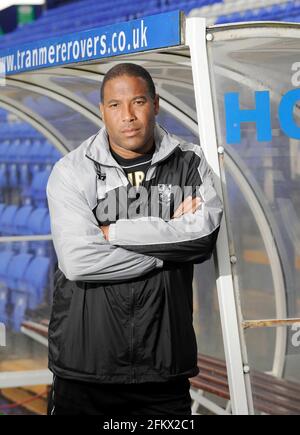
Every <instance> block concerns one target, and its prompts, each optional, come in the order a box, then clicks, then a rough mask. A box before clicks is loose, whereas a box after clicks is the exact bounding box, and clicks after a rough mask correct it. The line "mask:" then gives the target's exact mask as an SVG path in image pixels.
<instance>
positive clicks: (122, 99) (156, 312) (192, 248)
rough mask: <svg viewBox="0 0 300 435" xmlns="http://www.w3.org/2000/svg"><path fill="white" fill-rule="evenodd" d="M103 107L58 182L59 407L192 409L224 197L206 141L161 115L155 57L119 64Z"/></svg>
mask: <svg viewBox="0 0 300 435" xmlns="http://www.w3.org/2000/svg"><path fill="white" fill-rule="evenodd" d="M100 111H101V115H102V119H103V121H104V125H105V127H103V128H102V129H101V130H100V131H99V132H98V133H97V134H96V135H94V136H92V137H91V138H89V139H87V140H86V141H85V142H83V144H81V145H80V146H79V147H78V148H77V149H75V150H73V151H72V152H70V153H69V154H67V155H66V156H65V157H63V158H61V159H60V160H59V161H58V162H57V163H56V165H55V166H54V168H53V171H52V173H51V175H50V178H49V181H48V185H47V196H48V203H49V210H50V216H51V230H52V235H53V243H54V247H55V250H56V253H57V258H58V269H57V271H56V273H55V291H54V298H53V307H52V314H51V321H50V325H49V368H50V370H51V371H52V372H53V373H54V381H53V386H52V391H51V397H50V399H49V407H48V413H49V414H73V415H75V414H90V415H91V414H98V415H101V414H102V415H118V414H119V415H120V414H122V415H138V414H139V415H143V414H148V415H150V414H170V415H172V414H173V415H180V414H185V415H187V414H190V413H191V397H190V393H189V388H190V384H189V378H190V377H193V376H195V375H197V373H198V371H199V369H198V367H197V344H196V338H195V332H194V329H193V293H192V279H193V267H194V266H193V265H194V264H196V263H202V262H203V261H205V260H207V259H209V258H210V257H211V254H212V252H213V249H214V246H215V243H216V239H217V235H218V231H219V227H220V221H221V217H222V204H221V201H220V199H219V198H218V196H217V194H216V191H215V189H214V186H213V180H212V176H211V172H210V169H209V167H208V165H207V163H206V160H205V157H204V154H203V151H202V149H201V147H200V146H199V145H196V144H191V143H187V142H185V141H183V140H182V139H180V138H178V137H176V136H173V135H171V134H170V133H168V132H167V131H166V130H165V129H164V128H163V127H161V126H160V125H159V124H158V123H156V119H155V116H156V115H157V114H158V112H159V96H158V95H157V94H156V91H155V86H154V83H153V80H152V78H151V76H150V74H149V73H148V72H147V71H146V70H145V69H144V68H142V67H141V66H138V65H136V64H130V63H123V64H118V65H116V66H115V67H113V68H112V69H110V70H109V71H108V72H107V74H106V75H105V77H104V80H103V83H102V88H101V104H100ZM186 191H187V192H188V194H186Z"/></svg>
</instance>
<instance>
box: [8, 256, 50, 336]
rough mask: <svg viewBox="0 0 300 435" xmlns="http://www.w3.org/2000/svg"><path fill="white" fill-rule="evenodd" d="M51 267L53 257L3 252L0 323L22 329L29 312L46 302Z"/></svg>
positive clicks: (16, 329)
mask: <svg viewBox="0 0 300 435" xmlns="http://www.w3.org/2000/svg"><path fill="white" fill-rule="evenodd" d="M50 263H51V260H50V257H45V256H40V255H38V256H34V255H32V254H28V253H24V254H23V253H22V254H17V255H14V252H13V251H10V250H7V251H2V252H0V321H2V322H4V323H5V324H6V325H11V327H12V328H13V329H14V330H15V331H18V330H19V329H20V325H21V323H22V322H23V320H24V316H25V312H26V310H27V309H30V310H35V309H36V308H37V307H38V306H39V305H40V304H41V303H42V302H43V301H44V297H45V288H46V286H47V285H48V282H49V271H50Z"/></svg>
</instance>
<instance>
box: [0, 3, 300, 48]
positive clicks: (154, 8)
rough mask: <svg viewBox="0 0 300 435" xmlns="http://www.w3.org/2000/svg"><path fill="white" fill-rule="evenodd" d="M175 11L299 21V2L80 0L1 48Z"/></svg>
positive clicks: (223, 19) (219, 20)
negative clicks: (87, 11) (99, 0)
mask: <svg viewBox="0 0 300 435" xmlns="http://www.w3.org/2000/svg"><path fill="white" fill-rule="evenodd" d="M175 9H180V10H182V11H184V12H185V14H186V15H188V14H190V15H195V14H196V15H201V16H204V17H207V19H208V23H209V24H213V23H215V24H223V23H229V22H243V21H254V20H255V21H261V20H277V21H299V18H300V1H299V0H289V1H286V0H277V1H275V0H264V1H261V0H259V1H258V0H252V1H249V0H237V1H234V0H232V1H225V0H178V1H175V0H161V1H160V0H140V1H139V2H137V1H135V0H129V1H128V0H117V1H115V2H114V3H113V6H112V4H111V2H110V1H109V0H104V1H101V2H98V1H96V0H81V1H76V2H72V3H67V4H65V5H63V6H60V7H56V8H53V9H48V10H45V11H44V13H43V14H42V16H41V17H40V18H39V19H37V20H36V21H34V22H32V23H28V24H27V25H24V26H22V27H19V28H18V29H17V30H16V31H14V32H12V33H9V34H6V35H3V36H1V37H0V49H1V48H4V47H5V48H7V47H9V46H13V45H17V44H23V43H26V42H30V41H32V40H37V39H43V38H49V37H51V36H58V35H62V34H65V33H71V32H74V31H80V30H87V29H89V28H93V27H97V26H104V25H108V24H113V23H116V22H118V23H119V22H121V21H126V20H132V19H135V18H139V17H141V16H148V15H154V14H157V13H162V12H167V11H172V10H175ZM86 10H89V14H87V13H86Z"/></svg>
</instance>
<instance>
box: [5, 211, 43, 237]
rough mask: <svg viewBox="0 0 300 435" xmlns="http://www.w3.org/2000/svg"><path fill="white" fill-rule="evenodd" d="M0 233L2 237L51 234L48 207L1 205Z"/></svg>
mask: <svg viewBox="0 0 300 435" xmlns="http://www.w3.org/2000/svg"><path fill="white" fill-rule="evenodd" d="M0 232H1V235H2V236H13V235H15V236H16V235H34V234H36V235H42V234H50V233H51V228H50V217H49V210H48V208H47V207H37V208H35V207H33V206H32V205H30V204H28V205H27V204H26V205H23V206H18V205H6V204H3V203H2V204H0Z"/></svg>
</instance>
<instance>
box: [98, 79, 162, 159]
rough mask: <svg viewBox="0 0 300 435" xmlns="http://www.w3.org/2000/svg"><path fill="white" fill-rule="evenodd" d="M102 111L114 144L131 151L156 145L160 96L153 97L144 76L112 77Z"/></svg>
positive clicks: (105, 90)
mask: <svg viewBox="0 0 300 435" xmlns="http://www.w3.org/2000/svg"><path fill="white" fill-rule="evenodd" d="M100 111H101V113H102V119H103V121H104V124H105V127H106V130H107V132H108V135H109V140H110V144H111V145H117V146H119V147H121V148H124V149H126V150H130V151H143V150H144V149H145V147H146V148H148V149H149V146H150V147H151V146H152V144H153V134H154V125H155V115H157V114H158V111H159V97H158V95H156V96H155V99H154V100H153V99H152V98H151V96H150V94H149V91H148V86H147V83H146V81H145V80H144V79H143V78H141V77H130V76H127V75H123V76H120V77H116V78H114V79H111V80H109V81H108V82H107V83H106V84H105V88H104V96H103V102H102V103H101V104H100ZM150 142H151V143H150Z"/></svg>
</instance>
